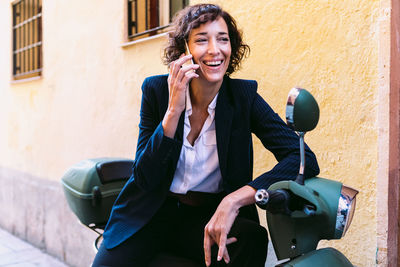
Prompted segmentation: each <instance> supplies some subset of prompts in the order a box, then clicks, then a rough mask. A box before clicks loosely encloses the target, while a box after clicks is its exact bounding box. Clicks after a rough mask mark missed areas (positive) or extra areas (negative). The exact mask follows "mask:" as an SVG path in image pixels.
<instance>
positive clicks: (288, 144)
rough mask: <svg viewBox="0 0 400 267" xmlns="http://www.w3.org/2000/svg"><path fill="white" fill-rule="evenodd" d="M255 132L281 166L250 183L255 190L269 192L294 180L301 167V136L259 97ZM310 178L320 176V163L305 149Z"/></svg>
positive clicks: (254, 116)
mask: <svg viewBox="0 0 400 267" xmlns="http://www.w3.org/2000/svg"><path fill="white" fill-rule="evenodd" d="M250 116H251V128H252V129H251V130H252V132H253V133H254V134H255V135H256V136H257V137H258V138H259V139H260V140H261V142H262V144H263V145H264V147H265V148H267V149H268V150H269V151H271V152H272V153H273V154H274V156H275V158H276V159H277V160H278V163H277V164H276V165H275V166H274V168H273V169H272V170H270V171H268V172H266V173H264V174H262V175H260V176H259V177H257V178H256V179H254V180H253V181H251V182H250V183H249V185H250V186H252V187H254V188H255V189H260V188H268V187H269V186H270V185H272V184H273V183H275V182H279V181H282V180H294V179H295V178H296V177H297V174H298V172H299V167H300V144H299V137H298V135H297V134H296V133H295V132H294V131H293V130H291V129H290V128H289V127H288V126H287V125H286V124H285V123H284V122H283V121H282V119H281V118H280V117H279V115H278V114H276V113H275V112H274V111H273V110H272V108H271V107H270V106H269V105H268V104H267V103H266V102H265V101H264V99H263V98H262V97H261V96H260V95H259V94H257V93H256V95H255V98H254V101H253V104H252V107H251V115H250ZM305 152H306V157H305V171H304V175H305V177H306V178H309V177H314V176H316V175H318V174H319V167H318V163H317V159H316V157H315V155H314V153H313V152H312V151H311V150H310V148H309V147H308V146H307V145H305Z"/></svg>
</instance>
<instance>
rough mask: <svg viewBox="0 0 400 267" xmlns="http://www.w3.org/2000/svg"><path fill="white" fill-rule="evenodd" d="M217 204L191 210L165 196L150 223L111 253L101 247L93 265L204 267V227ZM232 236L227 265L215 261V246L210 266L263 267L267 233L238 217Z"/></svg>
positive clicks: (257, 225)
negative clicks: (233, 240)
mask: <svg viewBox="0 0 400 267" xmlns="http://www.w3.org/2000/svg"><path fill="white" fill-rule="evenodd" d="M218 204H219V203H215V205H212V206H208V207H193V206H188V205H184V204H182V203H181V202H180V201H178V200H177V199H175V198H171V197H168V198H167V200H166V201H165V203H164V204H163V206H162V207H161V208H160V210H159V211H158V212H157V213H156V215H155V216H154V217H153V218H152V219H151V220H150V222H149V223H148V224H147V225H146V226H144V227H143V228H142V229H140V230H139V231H138V232H137V233H135V234H134V235H133V236H132V237H130V238H129V239H128V240H126V241H125V242H123V243H122V244H120V245H118V246H117V247H115V248H112V249H110V250H108V249H106V248H105V247H104V245H101V246H100V249H99V251H98V253H97V255H96V257H95V259H94V262H93V265H92V266H93V267H98V266H133V267H146V266H148V267H157V266H163V267H167V266H174V267H180V266H182V267H199V266H205V261H204V249H203V239H204V227H205V225H206V224H207V223H208V221H209V220H210V218H211V216H212V215H213V214H214V211H215V209H216V207H217V206H218ZM231 236H234V237H236V238H237V240H238V241H237V242H235V243H233V244H230V245H228V246H227V248H228V252H229V256H230V259H231V261H230V263H229V264H225V262H224V261H223V260H221V261H220V262H217V252H218V247H217V246H216V245H215V246H213V248H212V259H211V266H229V267H236V266H238V267H239V266H240V267H245V266H249V267H263V266H264V265H265V260H266V257H267V249H268V234H267V231H266V229H265V228H264V227H262V226H260V225H259V224H258V223H256V222H253V221H251V220H248V219H246V218H242V217H240V216H238V217H237V218H236V220H235V222H234V224H233V226H232V228H231V231H230V233H229V235H228V237H231Z"/></svg>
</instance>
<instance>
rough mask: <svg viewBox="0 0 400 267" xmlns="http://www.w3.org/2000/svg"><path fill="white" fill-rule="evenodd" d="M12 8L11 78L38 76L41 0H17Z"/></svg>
mask: <svg viewBox="0 0 400 267" xmlns="http://www.w3.org/2000/svg"><path fill="white" fill-rule="evenodd" d="M11 10H12V29H11V30H12V70H11V73H12V78H13V80H16V81H18V80H24V79H29V78H35V77H40V76H41V75H42V71H43V60H42V46H43V42H42V14H43V10H42V0H17V1H14V2H12V3H11Z"/></svg>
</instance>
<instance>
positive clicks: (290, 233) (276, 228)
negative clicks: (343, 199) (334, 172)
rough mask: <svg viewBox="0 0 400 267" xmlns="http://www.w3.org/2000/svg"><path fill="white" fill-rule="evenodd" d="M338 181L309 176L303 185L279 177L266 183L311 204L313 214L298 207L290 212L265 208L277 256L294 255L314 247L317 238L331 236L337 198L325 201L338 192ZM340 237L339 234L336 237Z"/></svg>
mask: <svg viewBox="0 0 400 267" xmlns="http://www.w3.org/2000/svg"><path fill="white" fill-rule="evenodd" d="M341 188H342V184H341V183H340V182H337V181H332V180H329V179H324V178H317V177H315V178H311V179H307V180H306V181H305V185H304V186H303V185H299V184H298V183H296V182H294V181H282V182H278V183H275V184H273V185H271V186H270V188H269V189H270V190H277V189H285V190H287V191H289V192H290V193H291V194H293V195H294V196H296V197H298V199H301V200H302V201H303V200H304V201H306V202H307V203H309V204H311V205H313V206H314V207H315V214H313V215H310V214H306V213H305V212H303V211H301V210H296V211H294V212H292V214H291V215H286V214H271V213H269V212H267V222H268V228H269V231H270V235H271V240H272V243H273V245H274V249H275V252H276V256H277V258H278V259H279V260H282V259H287V258H295V257H297V256H300V255H303V254H306V253H308V252H310V251H313V250H315V249H316V248H317V245H318V242H319V241H320V240H321V239H335V238H338V237H337V236H336V235H335V225H336V211H337V207H338V201H336V202H335V203H332V201H328V199H329V197H330V196H332V195H338V194H340V190H341ZM339 238H340V237H339Z"/></svg>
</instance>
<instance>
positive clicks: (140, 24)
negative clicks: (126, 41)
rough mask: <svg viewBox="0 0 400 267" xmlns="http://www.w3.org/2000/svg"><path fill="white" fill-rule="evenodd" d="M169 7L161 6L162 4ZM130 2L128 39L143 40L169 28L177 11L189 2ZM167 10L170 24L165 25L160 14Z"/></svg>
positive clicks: (143, 0) (180, 0) (175, 0)
mask: <svg viewBox="0 0 400 267" xmlns="http://www.w3.org/2000/svg"><path fill="white" fill-rule="evenodd" d="M161 1H162V2H163V3H164V4H165V3H167V5H161V3H160V2H161ZM161 1H160V0H128V37H129V38H130V39H135V38H143V37H148V36H152V35H155V34H158V33H160V32H162V31H163V30H164V29H165V28H167V27H168V26H169V23H170V22H171V20H172V17H173V16H174V15H175V13H176V12H177V11H179V10H180V9H182V8H184V7H186V6H187V5H188V2H189V1H188V0H169V1H165V0H161ZM165 8H167V9H168V10H167V11H168V12H167V14H168V16H169V17H168V22H167V23H163V22H162V20H161V19H160V14H162V12H163V11H164V10H162V9H165Z"/></svg>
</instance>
